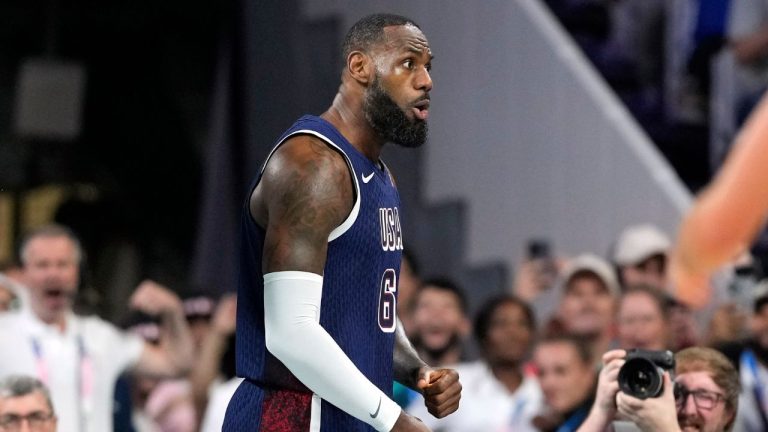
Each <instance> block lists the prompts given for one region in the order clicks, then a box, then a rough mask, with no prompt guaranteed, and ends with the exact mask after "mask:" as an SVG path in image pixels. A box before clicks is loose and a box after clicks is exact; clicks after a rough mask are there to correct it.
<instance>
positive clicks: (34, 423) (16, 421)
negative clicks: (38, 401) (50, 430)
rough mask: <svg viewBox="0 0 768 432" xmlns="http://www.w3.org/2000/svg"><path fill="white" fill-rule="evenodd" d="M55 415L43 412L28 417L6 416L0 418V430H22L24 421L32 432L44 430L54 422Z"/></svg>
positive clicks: (30, 414) (11, 431)
mask: <svg viewBox="0 0 768 432" xmlns="http://www.w3.org/2000/svg"><path fill="white" fill-rule="evenodd" d="M53 417H54V416H53V414H51V413H46V412H42V411H35V412H32V413H29V414H27V415H23V416H21V415H16V414H6V415H3V416H0V430H2V431H7V432H15V431H18V430H21V424H22V422H23V421H24V420H26V421H27V425H28V426H29V429H30V430H33V431H35V430H42V428H43V427H44V426H45V425H47V424H48V422H49V421H51V420H53Z"/></svg>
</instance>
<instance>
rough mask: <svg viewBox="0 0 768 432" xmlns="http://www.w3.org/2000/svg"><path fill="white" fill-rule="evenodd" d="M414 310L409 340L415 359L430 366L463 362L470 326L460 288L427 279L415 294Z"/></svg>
mask: <svg viewBox="0 0 768 432" xmlns="http://www.w3.org/2000/svg"><path fill="white" fill-rule="evenodd" d="M414 307H415V308H414V311H413V334H412V335H411V337H410V339H411V341H412V342H413V347H414V348H416V351H417V352H418V353H419V356H420V357H421V358H422V359H423V360H424V361H425V362H426V363H427V364H428V365H430V366H443V365H451V364H455V363H458V362H459V361H461V360H463V355H464V340H465V339H466V337H467V336H468V335H469V332H470V323H469V318H468V317H467V313H468V312H467V300H466V297H465V295H464V291H463V290H462V289H461V287H459V286H458V285H457V284H456V283H454V282H453V281H450V280H448V279H442V278H435V279H430V280H427V281H425V282H424V283H423V284H422V285H421V287H420V288H419V290H418V292H417V293H416V295H415V299H414Z"/></svg>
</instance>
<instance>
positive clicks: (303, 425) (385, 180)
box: [224, 116, 403, 431]
mask: <svg viewBox="0 0 768 432" xmlns="http://www.w3.org/2000/svg"><path fill="white" fill-rule="evenodd" d="M304 134H306V135H313V136H315V137H317V138H320V139H321V140H323V141H324V142H325V143H326V144H327V145H328V146H330V147H331V148H333V149H335V150H336V151H338V152H339V153H340V154H341V155H342V156H343V157H344V158H345V160H346V161H347V165H348V167H349V170H350V175H351V177H352V182H353V184H354V190H355V202H354V206H353V208H352V211H351V212H350V214H349V215H348V217H347V218H346V220H345V221H344V222H343V223H342V224H341V225H340V226H339V227H337V228H336V229H335V230H333V232H331V235H330V236H329V239H328V252H327V258H326V264H325V268H324V273H323V288H322V290H323V291H322V301H321V306H320V325H321V326H322V327H323V328H324V329H325V330H326V331H327V332H328V333H329V334H330V335H331V337H333V339H334V340H335V341H336V343H337V344H338V345H339V346H340V347H341V349H342V350H343V351H344V353H346V355H347V356H348V357H349V358H350V359H351V360H352V362H353V363H354V364H355V365H356V366H357V368H358V369H359V370H360V371H361V372H362V373H363V374H364V375H365V376H366V377H367V378H368V379H369V380H370V381H371V382H373V383H374V384H375V385H376V386H377V387H379V388H380V389H381V390H382V391H384V393H385V394H388V395H390V397H391V393H392V380H393V365H392V355H393V348H394V331H395V326H396V324H397V319H396V313H395V311H396V301H397V284H398V281H397V279H398V275H399V272H400V258H401V253H402V249H403V241H402V230H401V225H400V197H399V195H398V192H397V189H396V188H395V185H394V183H393V181H392V177H391V176H390V173H389V170H388V169H387V167H386V166H385V165H384V164H383V163H381V162H380V161H379V163H374V162H373V161H371V160H369V159H368V158H366V157H365V156H363V155H362V154H361V153H360V152H359V151H358V150H357V149H355V148H354V147H353V146H352V145H351V144H350V143H349V142H348V141H347V140H346V139H345V138H344V137H343V136H342V135H341V133H339V131H338V130H337V129H336V128H335V127H334V126H333V125H331V124H330V123H328V122H327V121H325V120H324V119H322V118H320V117H316V116H304V117H302V118H300V119H299V120H298V121H297V122H296V123H294V125H293V126H291V128H290V129H288V130H287V131H286V132H285V133H284V134H283V135H282V137H281V138H280V139H279V140H278V142H277V144H276V145H275V147H274V148H273V150H272V152H271V153H270V155H269V157H268V158H267V161H266V162H265V163H264V166H263V167H262V169H261V171H260V173H259V174H258V175H257V176H256V178H255V179H254V181H253V183H252V184H251V187H250V189H249V193H248V197H249V198H250V195H251V193H252V192H253V190H254V189H255V187H256V186H257V185H258V182H259V180H260V179H261V175H262V174H263V172H264V167H265V166H266V164H267V163H268V162H269V158H270V157H271V155H272V154H273V153H274V152H275V150H277V148H278V147H279V146H280V145H281V144H282V143H283V142H285V141H286V140H288V139H289V138H291V137H293V136H296V135H304ZM248 201H249V199H246V202H245V204H244V206H243V209H242V217H241V234H240V235H241V242H242V244H241V246H240V250H241V253H240V279H239V286H238V304H237V332H236V351H237V354H236V356H237V374H238V375H239V376H242V377H244V378H245V381H244V383H243V384H242V385H241V386H240V388H239V389H238V391H237V392H236V393H235V396H234V397H233V399H232V401H231V402H230V405H229V407H228V409H227V420H226V421H225V428H224V430H225V431H240V430H243V431H244V430H248V431H254V430H270V431H272V430H274V431H305V430H306V431H309V430H313V431H315V430H322V431H370V430H373V429H372V428H371V427H370V426H368V425H367V424H365V423H363V422H361V421H359V420H357V419H355V418H354V417H352V416H350V415H348V414H346V413H345V412H343V411H341V410H339V409H338V408H336V407H335V406H333V405H331V404H329V403H327V402H325V401H322V400H321V399H320V398H319V397H318V396H317V395H313V394H312V393H311V391H310V390H309V389H307V388H306V387H305V386H304V385H303V384H302V383H301V382H300V381H299V380H298V379H297V378H296V377H295V376H294V375H293V374H292V373H291V372H290V371H289V370H288V369H287V368H286V367H285V366H284V365H283V364H282V363H281V362H280V361H279V360H278V359H276V358H275V357H274V356H272V354H270V353H269V351H268V350H267V348H266V345H265V338H264V281H263V274H262V270H261V263H262V249H263V246H264V237H265V230H264V228H262V227H261V226H259V225H258V224H257V223H256V222H255V221H254V220H253V218H252V217H251V215H250V209H249V202H248ZM308 355H311V353H308Z"/></svg>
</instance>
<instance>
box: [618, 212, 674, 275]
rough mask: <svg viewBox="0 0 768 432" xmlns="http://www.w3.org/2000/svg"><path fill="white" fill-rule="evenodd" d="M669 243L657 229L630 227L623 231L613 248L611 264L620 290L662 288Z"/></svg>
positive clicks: (645, 226)
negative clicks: (628, 288)
mask: <svg viewBox="0 0 768 432" xmlns="http://www.w3.org/2000/svg"><path fill="white" fill-rule="evenodd" d="M671 245H672V243H671V241H670V239H669V237H668V236H667V235H666V234H664V233H663V232H662V231H661V230H660V229H659V228H658V227H656V226H654V225H650V224H641V225H632V226H629V227H627V228H626V229H624V231H622V232H621V234H620V235H619V238H618V239H617V240H616V243H615V244H614V248H613V263H614V265H615V266H616V269H617V271H618V274H619V282H620V283H621V286H622V287H627V286H633V285H650V286H653V287H657V288H658V289H659V290H664V289H665V287H666V274H667V273H666V270H667V254H668V253H669V249H670V247H671Z"/></svg>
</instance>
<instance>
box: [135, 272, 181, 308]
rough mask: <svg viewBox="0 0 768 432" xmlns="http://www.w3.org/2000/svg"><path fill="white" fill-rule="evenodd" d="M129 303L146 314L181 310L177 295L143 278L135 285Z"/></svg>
mask: <svg viewBox="0 0 768 432" xmlns="http://www.w3.org/2000/svg"><path fill="white" fill-rule="evenodd" d="M130 305H131V307H132V308H134V309H137V310H140V311H142V312H144V313H146V314H148V315H160V314H163V313H169V312H181V300H180V299H179V296H177V295H176V294H175V293H174V292H173V291H171V290H170V289H168V288H166V287H164V286H162V285H160V284H159V283H157V282H154V281H151V280H145V281H144V282H142V283H141V284H139V286H138V287H136V291H134V293H133V295H132V296H131V299H130Z"/></svg>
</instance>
